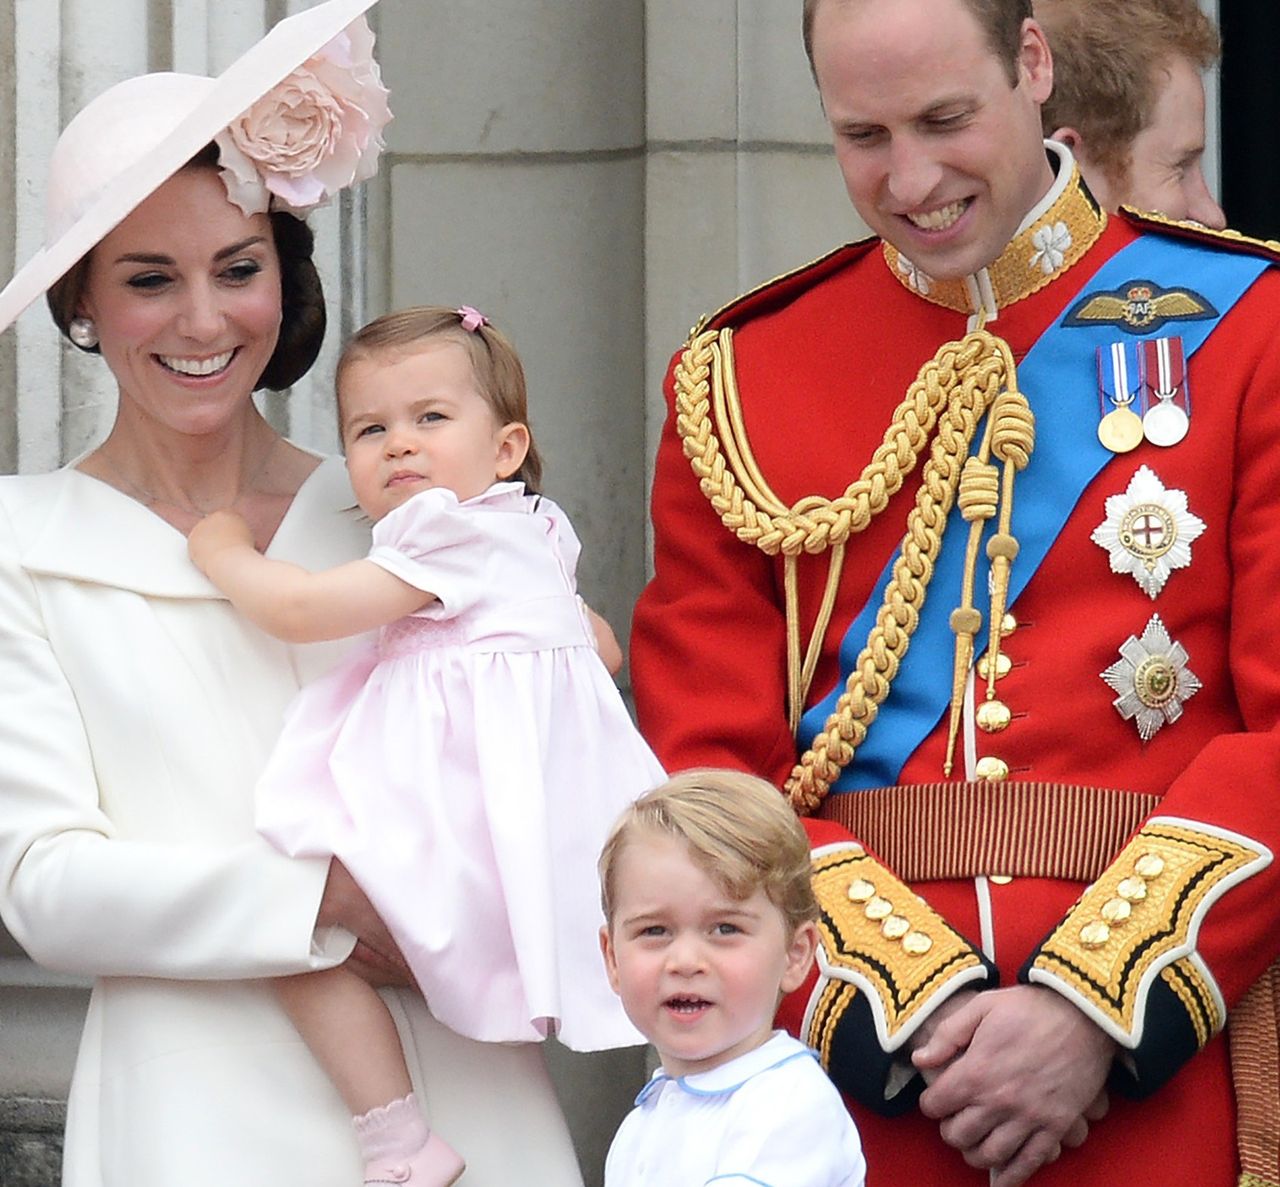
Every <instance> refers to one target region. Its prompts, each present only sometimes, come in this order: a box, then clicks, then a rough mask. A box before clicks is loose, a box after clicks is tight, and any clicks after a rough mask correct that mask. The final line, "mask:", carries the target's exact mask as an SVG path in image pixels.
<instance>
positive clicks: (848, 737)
mask: <svg viewBox="0 0 1280 1187" xmlns="http://www.w3.org/2000/svg"><path fill="white" fill-rule="evenodd" d="M971 339H976V340H977V341H976V342H975V345H979V346H981V347H982V348H983V349H984V352H985V351H990V352H991V354H990V355H986V354H985V353H984V354H980V355H979V356H978V357H977V358H976V359H975V360H974V365H973V366H971V367H970V368H968V369H967V370H965V371H963V372H961V373H960V376H959V384H958V387H959V390H958V391H955V392H954V393H953V394H952V396H951V399H950V402H949V405H948V408H947V413H946V415H945V416H943V417H942V418H940V420H939V422H938V432H937V436H936V437H935V438H934V442H933V447H932V449H931V451H930V456H929V461H928V462H927V463H926V464H925V468H924V474H923V478H922V482H921V486H920V490H919V493H918V494H917V495H916V504H915V506H914V507H913V508H912V509H911V513H910V515H908V516H907V530H906V534H905V536H904V537H903V540H902V551H901V552H900V554H899V556H898V559H897V560H896V561H895V562H894V566H893V571H892V575H891V577H890V580H889V586H888V588H887V589H886V590H885V598H884V603H883V604H882V605H881V607H880V610H879V612H878V613H877V615H876V622H875V625H874V626H873V627H872V628H871V633H870V635H869V636H868V638H867V643H866V646H865V647H864V648H863V649H862V651H861V652H860V653H859V655H858V659H857V662H856V663H855V664H854V666H853V670H852V671H851V672H850V674H849V678H848V680H847V682H846V684H845V691H844V692H843V693H841V695H840V698H839V700H838V701H837V702H836V707H835V710H834V711H833V712H832V713H831V715H830V716H829V717H828V718H827V720H826V723H825V725H824V727H823V730H822V732H821V733H819V734H818V735H817V736H816V737H815V738H814V740H813V744H812V746H810V748H809V749H808V750H807V751H806V752H805V754H804V755H803V756H802V757H801V759H800V761H799V762H798V763H797V764H796V765H795V767H794V768H792V771H791V777H790V778H789V779H788V780H787V785H786V791H787V794H788V795H789V796H790V797H791V803H792V804H793V806H794V807H795V809H796V810H797V811H798V812H800V813H802V814H808V813H811V812H813V811H814V810H815V809H816V808H817V807H818V805H819V804H820V803H821V802H822V800H823V799H824V798H825V796H826V794H827V792H828V791H829V790H830V788H831V785H832V783H834V782H835V781H836V779H838V778H839V777H840V772H841V771H843V770H844V768H845V767H846V766H848V765H849V763H850V761H851V760H852V759H853V755H854V753H855V751H856V750H857V749H858V747H859V746H860V745H861V744H862V741H863V739H864V738H865V737H866V736H867V730H868V729H870V728H871V724H872V723H873V722H874V721H875V719H876V715H877V714H878V713H879V710H880V706H881V704H883V703H884V699H885V698H886V697H887V696H888V695H889V689H890V687H891V686H892V684H893V680H894V677H895V676H896V675H897V674H898V667H899V665H900V664H901V662H902V658H903V656H904V655H906V652H907V648H908V647H909V646H910V643H911V636H912V634H913V633H914V631H915V628H916V625H917V624H918V622H919V619H920V611H921V609H922V608H923V606H924V601H925V595H926V592H927V590H928V586H929V581H930V580H931V579H932V577H933V567H934V564H935V562H936V561H937V559H938V553H939V552H940V551H941V548H942V537H943V533H944V532H945V531H946V527H947V516H948V515H949V514H950V511H951V507H952V504H953V503H954V501H955V496H956V491H957V489H958V487H959V485H960V474H961V471H962V470H963V467H964V463H965V460H966V458H967V457H968V455H969V449H970V447H971V445H972V442H973V438H974V434H975V433H976V432H977V428H978V422H979V421H980V420H981V419H982V416H983V414H984V413H985V412H986V411H987V408H988V407H989V406H990V404H991V403H992V401H993V400H994V399H995V397H996V396H997V395H998V394H999V392H1000V390H1001V388H1002V386H1003V384H1004V376H1005V369H1004V361H1005V360H1004V355H1003V354H1002V353H1001V350H1000V349H999V348H1000V347H1004V344H1003V343H1001V342H999V340H998V339H994V338H993V337H992V336H991V335H989V334H986V333H985V331H977V332H976V333H975V334H970V335H967V336H966V337H965V338H964V339H963V340H962V345H963V344H965V343H969V342H970V340H971ZM953 345H954V344H953ZM943 349H944V350H945V349H946V348H945V347H944V348H943ZM1005 350H1007V348H1005ZM993 359H994V360H995V361H996V362H997V363H998V366H996V367H992V366H990V365H989V363H990V362H991V361H992V360H993ZM935 362H936V360H935V361H934V362H930V363H929V364H926V366H925V368H924V370H923V371H922V372H921V375H920V377H919V378H918V379H917V380H916V382H917V383H925V384H931V383H936V381H937V376H936V373H935V372H934V365H935Z"/></svg>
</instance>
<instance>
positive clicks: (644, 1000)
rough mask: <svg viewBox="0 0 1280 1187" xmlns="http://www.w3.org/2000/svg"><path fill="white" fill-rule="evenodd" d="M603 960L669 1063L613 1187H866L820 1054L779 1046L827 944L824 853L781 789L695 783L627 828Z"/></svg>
mask: <svg viewBox="0 0 1280 1187" xmlns="http://www.w3.org/2000/svg"><path fill="white" fill-rule="evenodd" d="M600 883H601V893H602V898H603V903H604V914H605V920H606V925H605V926H604V927H603V928H601V930H600V946H601V948H602V950H603V952H604V961H605V967H606V968H607V970H608V973H609V981H610V983H611V984H612V985H613V988H614V991H615V992H616V993H617V994H619V996H621V998H622V1004H623V1007H624V1008H625V1009H626V1012H627V1014H628V1016H629V1017H630V1018H631V1021H632V1022H633V1023H634V1024H635V1026H636V1027H637V1028H638V1029H639V1030H640V1031H641V1032H642V1033H643V1034H644V1035H645V1037H646V1038H648V1039H649V1041H650V1042H651V1043H653V1045H654V1046H655V1047H656V1048H657V1050H658V1055H659V1057H660V1058H661V1060H662V1067H661V1068H660V1069H659V1070H658V1071H657V1072H655V1073H654V1076H653V1078H652V1079H651V1080H650V1081H649V1083H648V1084H647V1085H646V1087H645V1089H644V1091H643V1092H641V1093H640V1096H639V1097H638V1098H637V1100H636V1107H635V1109H633V1110H632V1112H631V1113H630V1115H629V1116H628V1117H627V1118H626V1120H625V1121H623V1123H622V1127H621V1128H620V1129H619V1130H618V1133H617V1136H616V1137H615V1138H614V1140H613V1145H612V1146H611V1147H610V1149H609V1158H608V1162H607V1164H606V1166H605V1187H633V1185H634V1187H639V1185H640V1184H651V1185H661V1187H702V1185H703V1184H706V1183H709V1182H711V1181H712V1180H714V1181H715V1183H716V1184H717V1187H719V1185H720V1184H724V1185H725V1187H730V1185H731V1184H734V1183H739V1184H756V1185H758V1187H863V1183H864V1181H865V1174H866V1164H865V1162H864V1161H863V1157H862V1146H861V1143H860V1142H859V1140H858V1133H857V1130H855V1129H854V1127H853V1122H852V1121H851V1120H850V1119H849V1114H848V1113H847V1112H846V1110H845V1108H844V1105H843V1104H842V1102H841V1100H840V1096H839V1094H838V1093H837V1092H836V1090H835V1088H834V1087H832V1085H831V1082H830V1081H829V1080H828V1079H827V1077H826V1075H825V1073H824V1072H823V1071H822V1068H821V1067H820V1066H819V1064H818V1062H817V1060H816V1059H815V1058H814V1056H813V1053H812V1052H811V1051H810V1050H809V1049H808V1048H807V1047H805V1046H803V1045H802V1044H801V1043H799V1042H797V1041H796V1040H795V1039H793V1038H791V1037H790V1036H789V1035H786V1034H784V1033H782V1032H780V1031H779V1032H775V1031H774V1030H773V1015H774V1012H775V1011H776V1010H777V1008H778V1001H779V999H780V997H781V995H782V994H783V993H786V992H789V991H790V990H792V989H795V988H797V987H798V986H799V985H800V983H801V982H802V981H803V980H804V978H805V974H806V973H807V972H808V971H809V966H810V964H811V963H812V961H813V957H814V951H815V949H816V947H817V943H818V929H817V925H816V923H815V922H814V921H815V919H816V918H817V914H818V909H817V904H816V903H815V902H814V898H813V890H812V888H811V887H810V884H809V845H808V841H807V840H806V838H805V834H804V830H803V829H802V828H801V827H800V825H799V822H798V821H797V820H796V818H795V815H794V814H793V812H792V810H791V808H790V806H789V805H788V804H787V802H786V801H785V800H784V799H783V798H782V796H781V795H779V793H778V791H777V789H776V788H774V787H772V786H770V785H769V784H768V783H765V782H764V781H763V780H761V779H756V778H753V777H752V776H750V775H742V774H738V773H736V772H733V771H688V772H686V773H684V774H682V775H678V776H676V777H675V778H673V779H671V780H670V781H669V782H667V783H665V784H664V785H663V786H661V787H659V788H657V789H656V790H655V791H651V792H649V793H648V794H646V795H644V796H642V797H641V798H640V799H639V800H637V801H636V802H635V803H634V804H633V805H632V806H631V807H630V808H628V809H627V810H626V811H625V812H624V813H623V814H622V817H621V818H620V819H619V821H618V823H617V824H615V825H614V828H613V832H612V833H611V835H610V837H609V840H608V841H607V842H606V843H605V847H604V852H603V853H602V854H601V855H600Z"/></svg>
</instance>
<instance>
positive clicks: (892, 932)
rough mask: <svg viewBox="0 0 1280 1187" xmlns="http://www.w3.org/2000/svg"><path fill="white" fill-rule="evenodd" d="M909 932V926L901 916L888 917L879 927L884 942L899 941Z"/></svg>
mask: <svg viewBox="0 0 1280 1187" xmlns="http://www.w3.org/2000/svg"><path fill="white" fill-rule="evenodd" d="M910 930H911V924H910V923H908V922H907V920H905V919H903V917H902V916H901V915H890V916H889V918H888V919H886V920H885V921H884V922H883V923H882V924H881V925H880V934H881V935H882V936H884V938H885V939H886V940H900V939H902V937H903V936H905V935H906V934H907V932H909V931H910Z"/></svg>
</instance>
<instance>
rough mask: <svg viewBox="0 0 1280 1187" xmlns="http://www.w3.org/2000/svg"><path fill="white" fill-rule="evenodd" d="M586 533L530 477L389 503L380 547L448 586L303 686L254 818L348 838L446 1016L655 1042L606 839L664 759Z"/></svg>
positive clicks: (402, 570) (449, 1020)
mask: <svg viewBox="0 0 1280 1187" xmlns="http://www.w3.org/2000/svg"><path fill="white" fill-rule="evenodd" d="M578 549H579V545H578V540H577V537H576V536H575V535H574V532H573V528H572V527H571V526H570V524H569V521H568V520H567V519H566V518H565V515H564V513H563V512H562V511H561V510H560V509H559V508H558V507H557V506H556V505H555V504H554V503H552V502H551V501H550V500H548V499H544V498H540V497H535V496H531V495H526V494H525V493H524V488H523V486H522V485H521V484H519V483H498V484H495V485H494V486H491V487H490V488H489V489H488V490H487V491H485V492H484V493H483V494H481V495H478V496H477V497H476V498H473V499H468V500H467V501H465V502H463V503H459V502H458V500H457V498H456V496H455V495H454V494H453V493H452V492H451V491H448V490H444V489H438V488H437V489H433V490H427V491H423V492H421V493H419V494H417V495H415V496H414V497H413V498H412V499H410V500H409V501H408V502H407V503H405V504H403V505H402V506H400V507H398V508H396V509H395V510H394V511H392V512H391V513H390V514H388V515H387V516H386V517H385V518H384V519H382V520H381V521H379V522H378V523H377V524H376V525H375V526H374V529H373V550H372V551H371V552H370V554H369V559H370V560H371V561H373V562H374V563H375V564H377V565H380V566H382V567H383V568H384V569H386V570H387V571H388V572H390V573H393V574H395V576H397V577H399V578H400V579H401V580H403V581H406V582H408V583H409V584H410V585H412V586H414V587H416V588H418V589H421V590H424V591H427V592H429V593H432V594H434V595H435V596H436V598H437V599H438V600H437V601H432V602H430V603H429V604H428V605H427V606H425V607H424V608H423V609H421V610H419V611H417V612H416V613H414V614H412V615H410V616H409V617H407V618H404V619H401V620H400V621H398V622H395V623H392V624H391V625H390V626H388V627H384V628H383V629H382V630H381V631H380V632H379V634H378V637H377V640H376V642H375V643H372V644H369V645H367V646H365V647H363V648H359V649H357V651H356V652H355V653H354V654H353V655H352V656H351V657H350V658H349V659H348V660H346V661H345V662H344V663H342V664H340V665H339V666H338V668H337V669H335V670H334V671H332V672H330V673H329V674H328V675H326V676H324V677H322V678H321V679H319V680H316V681H315V682H313V683H312V684H309V685H307V686H306V687H305V688H304V689H303V690H302V691H301V692H300V693H299V694H298V696H297V698H296V699H295V701H294V702H293V704H292V706H291V707H290V710H289V713H288V715H287V718H286V722H285V726H284V731H283V733H282V735H281V737H280V740H279V742H278V743H277V745H276V749H275V751H274V753H273V754H272V756H271V759H270V760H269V762H268V764H267V767H266V770H265V771H264V773H263V776H262V779H261V781H260V783H259V785H258V825H259V828H260V829H261V830H262V832H263V833H264V834H265V835H266V836H267V837H268V838H269V839H270V840H271V841H272V842H273V843H274V844H276V845H277V846H278V847H279V848H281V849H282V850H284V852H285V853H288V854H291V855H295V856H303V855H320V854H330V853H332V854H336V855H337V856H338V857H339V858H341V860H342V861H343V862H344V863H345V864H346V865H347V867H348V868H349V869H350V871H351V873H352V874H353V875H354V877H355V878H356V880H357V881H358V882H359V883H360V885H361V887H363V889H364V891H365V893H366V894H367V895H368V896H369V898H370V900H371V901H372V902H373V904H374V906H376V907H377V908H378V911H379V912H380V914H381V915H382V917H383V919H384V920H385V921H386V923H387V925H388V927H389V928H390V929H391V932H392V933H393V935H394V936H395V937H396V939H397V941H398V942H399V944H400V947H401V949H402V951H403V952H404V955H405V958H406V960H408V962H409V965H410V967H411V968H412V970H413V973H414V976H415V977H416V978H417V981H418V984H419V986H420V987H421V989H422V991H423V994H424V996H425V997H426V999H427V1003H428V1005H429V1006H430V1007H431V1011H432V1013H433V1014H434V1015H435V1016H436V1017H437V1018H438V1019H439V1020H440V1021H441V1022H443V1023H445V1025H447V1026H449V1027H451V1028H452V1029H453V1030H456V1031H457V1032H458V1033H460V1034H464V1035H467V1036H469V1037H471V1038H475V1039H480V1040H484V1041H490V1042H510V1041H528V1040H537V1039H541V1038H545V1037H546V1036H547V1035H548V1034H550V1033H555V1034H556V1035H557V1037H558V1038H559V1039H560V1041H561V1042H563V1043H564V1044H565V1045H566V1046H569V1047H572V1048H574V1049H575V1050H579V1051H593V1050H600V1049H603V1048H607V1047H622V1046H629V1045H631V1044H635V1043H640V1042H643V1041H644V1040H643V1039H642V1038H641V1036H640V1035H639V1034H638V1033H637V1032H636V1031H635V1030H634V1029H633V1028H632V1026H631V1024H630V1023H629V1022H628V1021H627V1019H626V1016H625V1015H624V1014H623V1012H622V1009H621V1007H620V1005H619V1003H618V999H617V997H616V996H615V995H614V993H613V991H612V990H611V989H610V988H609V984H608V981H607V980H606V978H605V974H604V968H603V964H602V962H601V958H600V949H599V942H598V938H597V934H598V931H599V928H600V924H601V923H602V922H603V920H602V917H601V911H600V891H599V886H598V883H597V879H596V858H597V857H598V855H599V853H600V848H601V845H602V844H603V843H604V840H605V837H606V835H607V833H608V831H609V828H610V826H611V825H612V823H613V821H614V819H615V818H616V816H617V815H618V813H619V812H620V811H621V810H622V809H623V808H624V807H625V806H626V805H627V804H628V803H630V802H631V801H632V800H633V799H635V798H636V797H637V796H638V795H640V794H641V793H642V792H644V791H646V790H647V789H649V788H650V787H653V786H656V785H657V784H658V783H660V782H661V781H662V779H663V778H664V775H663V771H662V768H661V767H660V766H659V765H658V761H657V759H656V758H654V756H653V753H652V752H651V751H650V750H649V747H648V746H647V745H645V743H644V741H643V739H642V738H641V737H640V735H639V733H638V732H637V731H636V728H635V726H634V725H632V723H631V719H630V717H629V716H628V714H627V710H626V707H625V706H624V705H623V703H622V698H621V697H620V696H619V694H618V690H617V688H616V686H615V685H614V683H613V680H612V679H611V678H610V676H609V673H608V672H607V671H606V670H605V667H604V664H603V663H602V662H601V660H600V657H599V656H598V655H597V654H596V651H595V648H594V646H593V644H592V642H591V636H590V627H589V626H588V624H587V621H586V618H585V615H584V611H583V609H582V604H581V602H580V601H579V599H578V597H577V595H576V593H575V586H574V567H575V565H576V563H577V558H578Z"/></svg>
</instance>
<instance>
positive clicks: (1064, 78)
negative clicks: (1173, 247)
mask: <svg viewBox="0 0 1280 1187" xmlns="http://www.w3.org/2000/svg"><path fill="white" fill-rule="evenodd" d="M1035 18H1036V20H1037V21H1039V22H1040V24H1041V25H1042V26H1043V28H1044V31H1045V35H1046V36H1047V37H1048V39H1049V46H1050V49H1051V50H1052V51H1053V93H1052V94H1051V95H1050V96H1049V101H1048V102H1047V103H1046V104H1045V105H1044V108H1043V110H1042V111H1041V113H1040V114H1041V118H1042V121H1043V125H1044V131H1045V135H1046V136H1049V137H1051V138H1052V139H1054V140H1060V141H1062V143H1063V144H1065V145H1067V147H1068V148H1070V149H1071V151H1072V153H1073V154H1074V156H1075V158H1076V164H1078V165H1079V166H1080V172H1081V173H1082V174H1083V175H1084V179H1085V183H1086V184H1087V185H1088V187H1089V188H1090V189H1091V190H1092V191H1093V195H1094V197H1095V198H1097V199H1098V201H1099V202H1101V203H1102V205H1103V206H1104V207H1106V209H1108V210H1115V209H1117V208H1118V207H1119V205H1120V204H1121V203H1122V202H1123V203H1124V204H1125V205H1126V206H1136V207H1138V209H1139V210H1158V211H1160V213H1161V214H1167V215H1168V216H1169V217H1170V218H1189V219H1195V220H1197V221H1198V222H1201V223H1204V225H1205V226H1206V227H1214V228H1216V229H1219V230H1220V229H1221V228H1222V227H1224V226H1226V219H1225V218H1224V216H1223V213H1222V207H1221V206H1219V205H1218V203H1217V201H1215V199H1214V197H1213V195H1212V194H1211V193H1210V192H1209V186H1208V183H1207V182H1206V181H1205V176H1204V168H1203V158H1204V83H1203V81H1202V80H1201V77H1200V75H1201V73H1202V72H1203V71H1205V70H1208V69H1209V68H1210V67H1211V66H1212V65H1213V64H1214V63H1215V62H1216V61H1217V60H1218V58H1219V56H1220V54H1221V52H1222V46H1221V41H1220V39H1219V37H1218V30H1217V29H1216V28H1215V27H1214V24H1213V20H1212V18H1210V17H1209V16H1208V15H1207V14H1205V13H1204V12H1201V10H1200V7H1199V5H1198V4H1197V3H1196V0H1125V2H1124V3H1123V4H1116V3H1115V0H1035Z"/></svg>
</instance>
